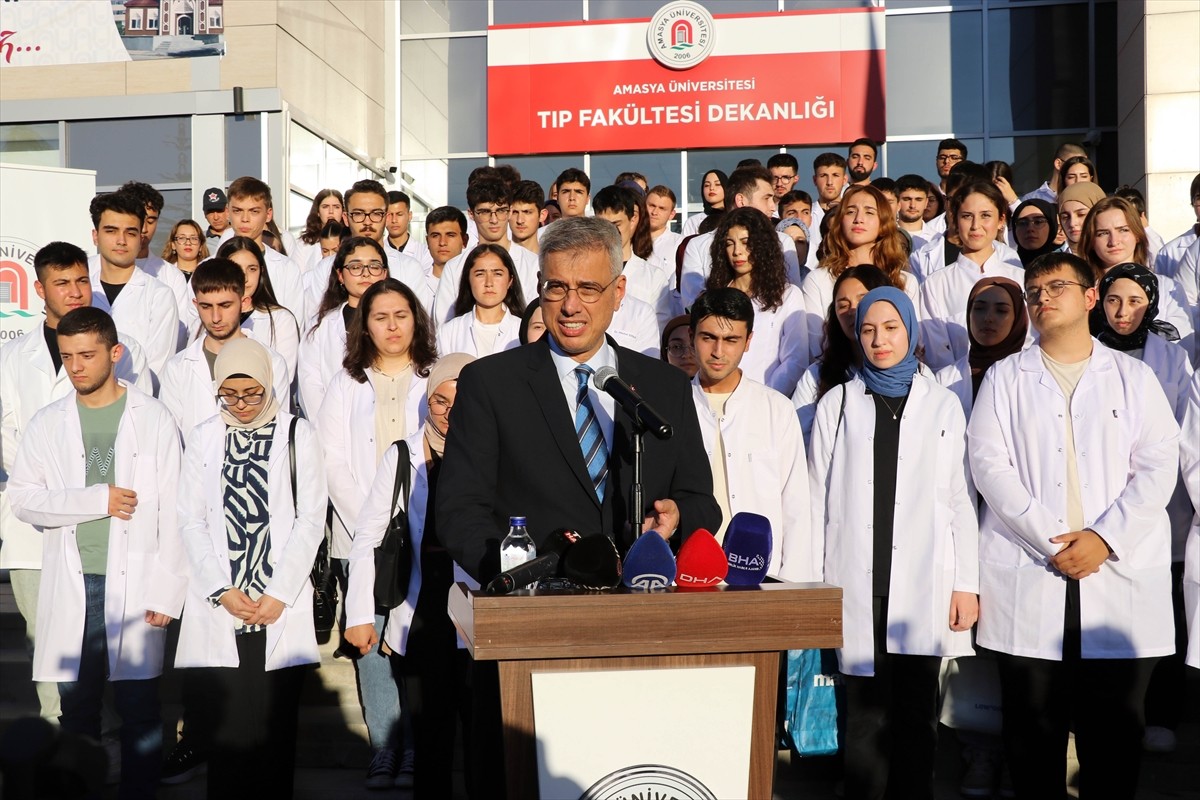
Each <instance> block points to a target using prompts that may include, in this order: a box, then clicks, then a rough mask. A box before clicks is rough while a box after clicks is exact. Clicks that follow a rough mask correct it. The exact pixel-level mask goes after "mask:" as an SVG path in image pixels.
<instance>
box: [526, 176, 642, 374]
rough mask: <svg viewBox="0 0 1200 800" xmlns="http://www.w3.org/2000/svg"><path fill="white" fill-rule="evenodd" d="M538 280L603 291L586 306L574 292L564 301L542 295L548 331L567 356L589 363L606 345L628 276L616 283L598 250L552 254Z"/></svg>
mask: <svg viewBox="0 0 1200 800" xmlns="http://www.w3.org/2000/svg"><path fill="white" fill-rule="evenodd" d="M567 185H568V186H569V185H570V184H567ZM560 191H561V189H560ZM538 278H539V281H541V282H542V283H544V282H546V281H556V282H558V283H561V284H563V285H565V286H568V287H570V288H576V287H579V286H581V285H583V284H589V285H590V286H592V287H594V288H597V289H599V288H601V287H604V289H603V291H602V292H601V294H600V297H599V298H597V300H596V302H594V303H585V302H583V300H581V299H580V298H579V293H578V292H574V291H568V292H567V296H566V297H564V298H563V299H562V300H549V299H547V298H546V296H545V294H543V295H542V301H541V308H542V311H543V314H542V318H543V319H544V320H545V322H546V331H547V332H548V333H549V334H550V336H551V337H553V339H554V341H555V343H557V344H558V346H559V347H560V348H561V349H562V350H563V352H564V353H566V354H567V355H569V356H571V357H572V358H573V359H574V360H575V361H578V362H580V363H583V362H585V361H587V360H588V359H589V358H591V357H592V355H594V354H595V353H596V351H598V350H599V349H600V347H601V345H603V344H604V333H605V331H607V330H608V326H609V324H611V323H612V317H613V313H614V312H615V311H616V310H617V308H618V307H619V306H620V304H621V301H622V300H623V299H624V298H625V276H624V275H621V276H619V277H618V278H617V279H616V280H613V277H612V264H611V263H610V262H609V260H608V251H607V250H599V249H596V250H582V251H574V252H557V253H550V254H548V255H546V256H545V257H544V259H543V262H542V272H541V274H540V275H539V276H538Z"/></svg>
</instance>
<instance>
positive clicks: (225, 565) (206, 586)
mask: <svg viewBox="0 0 1200 800" xmlns="http://www.w3.org/2000/svg"><path fill="white" fill-rule="evenodd" d="M291 420H292V416H291V414H287V413H285V412H282V411H281V412H279V415H278V416H277V417H276V418H275V436H274V438H273V439H272V440H271V455H270V458H269V460H268V464H267V503H268V506H269V510H270V519H271V527H270V532H269V536H270V537H271V554H270V561H271V566H272V568H273V570H274V571H273V573H272V575H271V579H270V581H269V582H268V583H267V586H266V591H265V592H264V594H267V595H270V596H271V597H274V598H275V599H277V600H280V601H282V602H283V604H284V609H283V612H282V613H281V614H280V616H279V619H278V620H277V621H276V622H274V623H272V624H270V625H268V626H267V657H266V669H267V670H268V671H269V670H274V669H282V668H283V667H294V666H298V665H300V664H313V663H316V662H318V661H320V660H321V655H320V653H319V652H317V636H316V633H315V632H314V629H313V602H312V581H311V580H310V578H309V574H310V573H311V572H312V565H313V558H314V557H315V556H316V553H317V547H318V546H319V545H320V543H321V539H322V537H323V536H324V535H325V534H324V528H325V509H326V506H327V504H328V495H327V494H326V492H325V468H324V466H323V465H322V463H321V461H322V460H321V446H320V444H319V443H318V442H317V436H316V432H315V431H314V430H313V427H312V425H310V424H309V423H308V422H307V421H306V420H303V419H302V420H300V422H299V423H298V424H297V425H296V495H297V496H296V499H295V500H293V498H292V487H291V477H290V472H289V468H288V428H289V426H290V423H291ZM225 431H226V424H225V420H224V419H222V418H221V417H219V416H217V417H211V418H210V419H207V420H205V421H204V422H202V423H200V424H199V425H198V426H196V428H195V429H194V430H193V431H192V434H191V436H189V437H188V440H187V447H186V449H185V450H184V455H183V470H182V473H181V474H180V478H179V482H180V483H181V484H182V485H184V486H187V487H188V488H189V491H186V492H181V493H180V495H179V529H180V534H181V536H182V538H183V543H184V546H185V548H186V550H187V560H188V567H189V574H190V577H189V579H188V584H187V589H188V594H187V610H186V611H185V612H184V614H183V623H182V624H181V626H180V628H179V647H178V649H177V650H176V651H175V666H176V667H181V668H182V667H236V666H238V654H237V635H236V633H235V631H236V630H237V627H238V624H239V623H240V620H237V619H235V618H234V617H233V616H231V615H230V614H229V612H228V611H226V610H225V608H224V607H223V606H220V605H217V606H216V607H214V606H213V605H212V604H211V603H210V602H209V600H208V598H209V596H210V595H212V594H213V593H214V592H217V591H218V590H220V589H222V588H224V587H226V586H229V585H230V583H231V572H230V565H229V545H228V542H227V539H226V536H227V534H226V532H225V507H224V504H223V502H222V495H221V491H222V490H221V484H222V479H221V467H222V465H223V464H224V461H225Z"/></svg>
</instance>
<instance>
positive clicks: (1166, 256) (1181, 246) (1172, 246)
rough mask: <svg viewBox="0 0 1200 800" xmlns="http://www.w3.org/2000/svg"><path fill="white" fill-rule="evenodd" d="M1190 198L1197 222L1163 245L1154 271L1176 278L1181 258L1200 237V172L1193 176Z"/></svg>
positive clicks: (1155, 261)
mask: <svg viewBox="0 0 1200 800" xmlns="http://www.w3.org/2000/svg"><path fill="white" fill-rule="evenodd" d="M1188 198H1190V200H1191V202H1192V211H1193V212H1194V213H1195V215H1196V223H1195V224H1194V225H1192V226H1191V227H1190V228H1188V229H1187V230H1186V231H1184V232H1183V233H1181V234H1179V235H1178V236H1176V237H1175V238H1174V239H1172V240H1171V241H1169V242H1167V243H1166V244H1165V245H1163V247H1162V249H1161V250H1159V251H1158V256H1156V257H1155V259H1154V271H1155V272H1156V273H1157V274H1159V275H1166V276H1167V277H1168V278H1176V277H1177V276H1178V275H1179V265H1180V259H1182V258H1183V254H1184V253H1185V252H1186V251H1187V249H1188V248H1189V247H1191V246H1192V245H1193V244H1195V242H1196V240H1197V239H1200V173H1197V175H1196V177H1194V178H1192V184H1191V186H1190V187H1189V190H1188ZM1185 288H1186V287H1185Z"/></svg>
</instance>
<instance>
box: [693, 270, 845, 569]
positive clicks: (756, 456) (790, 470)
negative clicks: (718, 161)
mask: <svg viewBox="0 0 1200 800" xmlns="http://www.w3.org/2000/svg"><path fill="white" fill-rule="evenodd" d="M691 329H692V332H693V333H692V338H693V341H694V343H695V348H696V362H697V364H698V365H699V371H698V372H697V373H696V377H695V378H694V379H693V380H692V399H693V400H694V401H695V404H696V416H697V417H698V418H699V420H700V433H701V435H702V436H703V437H704V449H705V450H706V451H707V452H708V461H709V464H710V465H711V467H712V473H713V496H714V497H715V498H716V500H717V505H719V506H720V507H721V527H720V529H719V530H715V531H713V533H714V534H715V535H716V537H717V540H718V541H721V540H723V539H724V537H725V530H726V528H727V527H728V525H729V520H730V518H731V517H732V516H733V515H734V514H737V513H738V512H740V511H750V512H753V513H755V514H761V515H762V516H764V517H766V518H767V520H769V521H770V523H771V533H772V537H771V553H770V556H769V559H768V564H767V574H769V575H772V576H776V577H781V578H783V579H785V580H792V581H815V580H819V578H820V574H821V570H820V568H819V567H818V566H817V565H816V564H814V563H813V560H812V555H813V543H812V536H811V535H810V530H811V528H810V526H811V524H812V518H811V515H810V513H809V506H808V462H807V459H806V458H805V455H804V442H803V436H802V434H801V432H800V423H799V422H798V421H797V420H796V413H795V411H794V410H793V409H792V406H791V403H789V402H788V399H787V398H786V397H784V396H783V395H782V394H780V393H779V392H776V391H773V390H771V389H768V388H767V387H766V386H763V385H762V384H761V383H759V382H757V381H754V380H751V379H750V378H748V377H746V376H745V375H743V374H742V371H741V369H739V368H738V364H739V363H740V362H741V360H742V357H743V356H744V355H745V354H746V352H747V349H748V348H750V347H751V346H752V340H753V338H754V306H753V304H752V303H751V302H750V298H748V297H746V295H745V293H744V292H741V291H739V290H737V289H711V290H709V291H707V292H705V293H704V294H702V295H700V297H698V298H697V299H696V303H695V305H693V306H692V317H691Z"/></svg>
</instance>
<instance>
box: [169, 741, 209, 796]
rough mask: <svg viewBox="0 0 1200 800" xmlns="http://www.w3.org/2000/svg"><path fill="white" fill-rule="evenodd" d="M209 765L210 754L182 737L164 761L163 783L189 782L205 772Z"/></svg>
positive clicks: (170, 784)
mask: <svg viewBox="0 0 1200 800" xmlns="http://www.w3.org/2000/svg"><path fill="white" fill-rule="evenodd" d="M207 766H208V756H207V755H205V754H203V753H201V752H200V751H199V750H197V749H195V748H194V747H192V746H191V745H190V744H188V741H187V739H180V740H179V743H178V744H176V745H175V747H174V748H173V749H172V750H171V754H170V755H168V756H167V758H166V760H165V761H164V762H163V770H162V778H160V779H159V780H160V782H161V783H165V784H167V785H169V786H174V785H176V784H179V783H187V782H188V781H190V780H191V779H192V778H194V777H195V776H197V775H200V774H203V773H204V771H205V768H206V767H207Z"/></svg>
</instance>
